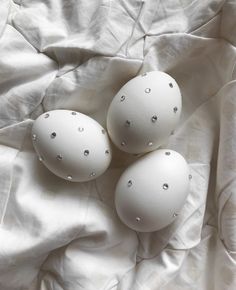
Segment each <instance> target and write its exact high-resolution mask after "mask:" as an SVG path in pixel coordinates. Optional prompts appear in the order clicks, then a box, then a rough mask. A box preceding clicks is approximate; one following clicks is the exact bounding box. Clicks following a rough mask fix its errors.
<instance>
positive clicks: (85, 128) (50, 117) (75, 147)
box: [32, 110, 112, 182]
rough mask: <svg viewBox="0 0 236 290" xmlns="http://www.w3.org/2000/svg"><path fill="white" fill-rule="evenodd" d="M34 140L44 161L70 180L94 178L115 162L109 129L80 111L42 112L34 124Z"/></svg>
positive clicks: (52, 169) (62, 176) (54, 171)
mask: <svg viewBox="0 0 236 290" xmlns="http://www.w3.org/2000/svg"><path fill="white" fill-rule="evenodd" d="M32 140H33V146H34V148H35V150H36V152H37V154H38V156H39V159H40V160H41V161H42V162H43V164H44V165H45V166H46V167H47V168H48V169H49V170H50V171H52V172H53V173H54V174H56V175H57V176H59V177H61V178H64V179H67V180H69V181H78V182H82V181H89V180H92V179H94V178H96V177H98V176H99V175H101V174H102V173H104V171H105V170H106V169H107V168H108V166H109V164H110V162H111V157H112V156H111V155H112V152H111V146H110V142H109V137H108V134H107V133H106V131H105V129H104V128H103V127H102V126H101V125H100V124H99V123H98V122H97V121H95V120H93V119H92V118H90V117H88V116H86V115H84V114H82V113H79V112H74V111H69V110H53V111H49V112H46V113H44V114H42V115H41V116H39V117H38V118H37V119H36V120H35V122H34V124H33V126H32Z"/></svg>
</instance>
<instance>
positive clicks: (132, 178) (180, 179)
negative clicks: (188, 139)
mask: <svg viewBox="0 0 236 290" xmlns="http://www.w3.org/2000/svg"><path fill="white" fill-rule="evenodd" d="M190 178H191V176H190V175H189V167H188V164H187V162H186V161H185V159H184V157H183V156H182V155H180V154H179V153H177V152H176V151H173V150H164V149H160V150H156V151H154V152H151V153H149V154H146V155H145V156H143V157H141V158H140V159H138V160H137V161H136V162H134V163H133V164H132V165H131V166H130V167H128V168H127V169H126V170H125V171H124V172H123V174H122V175H121V177H120V179H119V181H118V183H117V186H116V190H115V206H116V210H117V213H118V216H119V217H120V219H121V220H122V221H123V222H124V223H125V224H126V225H127V226H128V227H130V228H132V229H133V230H135V231H139V232H152V231H157V230H160V229H162V228H164V227H166V226H167V225H169V224H170V223H171V222H173V221H174V220H175V219H176V217H177V216H178V214H179V213H180V210H181V208H182V207H183V205H184V203H185V200H186V197H187V195H188V192H189V179H190Z"/></svg>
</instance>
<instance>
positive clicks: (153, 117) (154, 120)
mask: <svg viewBox="0 0 236 290" xmlns="http://www.w3.org/2000/svg"><path fill="white" fill-rule="evenodd" d="M151 120H152V122H153V123H155V122H156V121H157V116H156V115H154V116H152V118H151Z"/></svg>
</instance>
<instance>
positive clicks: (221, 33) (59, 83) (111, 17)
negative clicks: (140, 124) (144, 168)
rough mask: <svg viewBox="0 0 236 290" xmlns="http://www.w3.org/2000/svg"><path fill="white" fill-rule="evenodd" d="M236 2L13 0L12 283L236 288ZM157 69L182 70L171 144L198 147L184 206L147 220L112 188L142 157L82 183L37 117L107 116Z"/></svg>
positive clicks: (8, 23) (1, 210)
mask: <svg viewBox="0 0 236 290" xmlns="http://www.w3.org/2000/svg"><path fill="white" fill-rule="evenodd" d="M235 60H236V1H235V0H227V1H223V0H204V1H200V0H166V1H163V0H146V1H138V0H97V1H95V0H91V1H88V0H70V1H66V0H34V1H32V0H15V1H14V2H13V1H10V0H1V2H0V127H1V129H0V290H80V289H81V290H82V289H85V290H110V289H112V290H157V289H161V290H173V289H175V290H178V289H183V290H187V289H189V290H190V289H191V290H195V289H196V290H211V289H212V290H213V289H214V290H228V289H229V290H230V289H236V223H235V221H236V189H235V188H236V81H235V79H236V70H235ZM148 70H161V71H165V72H167V73H169V74H170V75H171V76H173V77H174V78H175V79H176V80H177V82H178V83H179V85H180V87H181V91H182V95H183V114H182V118H181V122H180V124H179V126H178V128H177V130H176V131H175V134H174V135H172V136H171V137H170V138H169V141H168V144H165V145H164V147H167V148H172V149H174V150H176V151H178V152H180V153H181V154H183V156H184V157H185V158H186V159H187V161H188V163H189V165H190V168H191V175H192V177H193V178H192V180H191V189H190V193H189V195H188V198H187V201H186V204H185V205H184V208H183V210H182V211H181V214H180V216H179V217H178V219H177V220H176V221H175V222H174V223H173V224H171V225H170V226H168V227H166V228H165V229H163V230H161V231H159V232H155V233H143V234H140V233H136V232H134V231H132V230H130V229H129V228H127V227H126V226H124V225H123V224H122V223H121V222H120V221H119V219H118V217H117V216H116V212H115V209H114V204H113V194H114V188H115V185H116V182H117V180H118V178H119V176H120V174H121V173H122V171H123V170H124V168H125V167H126V166H127V165H128V164H130V163H132V162H133V161H134V160H135V158H136V157H134V156H129V155H128V154H123V153H120V152H118V150H116V149H115V148H114V158H113V162H112V164H111V166H110V168H109V170H108V171H107V172H106V173H105V174H104V175H103V176H101V177H100V178H98V179H97V180H96V181H92V182H88V183H80V184H79V183H69V182H66V181H63V180H61V179H59V178H57V177H56V176H54V175H53V174H51V173H50V172H49V171H48V170H47V169H46V168H45V167H44V166H43V165H42V164H40V162H39V161H38V160H37V158H36V155H35V152H34V151H33V148H32V143H31V138H30V130H31V126H32V123H33V120H34V119H35V118H36V117H37V116H39V115H40V114H41V113H42V112H44V111H48V110H51V109H58V108H60V109H73V110H78V111H80V112H82V113H85V114H88V115H89V116H91V117H93V118H95V119H96V120H98V121H99V122H100V123H101V124H102V125H105V119H106V112H107V108H108V106H109V103H110V101H111V100H112V98H113V96H114V95H115V93H116V92H117V91H118V90H119V88H120V87H121V86H122V85H123V84H124V83H126V82H127V81H128V80H129V79H131V78H132V77H134V76H136V75H137V74H140V73H142V72H144V71H148Z"/></svg>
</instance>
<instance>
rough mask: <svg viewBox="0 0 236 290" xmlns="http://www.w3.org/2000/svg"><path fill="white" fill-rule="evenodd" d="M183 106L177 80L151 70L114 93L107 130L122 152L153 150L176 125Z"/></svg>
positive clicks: (136, 152)
mask: <svg viewBox="0 0 236 290" xmlns="http://www.w3.org/2000/svg"><path fill="white" fill-rule="evenodd" d="M181 109H182V97H181V92H180V89H179V86H178V84H177V83H176V81H175V80H174V79H173V78H172V77H171V76H170V75H168V74H167V73H164V72H160V71H152V72H148V73H145V74H143V75H139V76H137V77H135V78H133V79H131V80H130V81H128V82H127V83H126V84H125V85H124V86H123V87H122V88H121V89H120V91H119V92H118V93H117V94H116V95H115V97H114V99H113V100H112V102H111V104H110V106H109V109H108V113H107V130H108V133H109V135H110V137H111V139H112V141H113V143H114V144H115V145H116V146H117V147H118V148H119V149H120V150H122V151H125V152H128V153H134V154H139V153H145V152H149V151H153V150H155V149H157V148H158V147H159V146H160V145H162V144H163V143H164V142H165V141H166V139H167V138H168V137H169V136H170V135H171V133H172V131H173V130H174V129H175V128H176V126H177V124H178V121H179V118H180V114H181Z"/></svg>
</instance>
